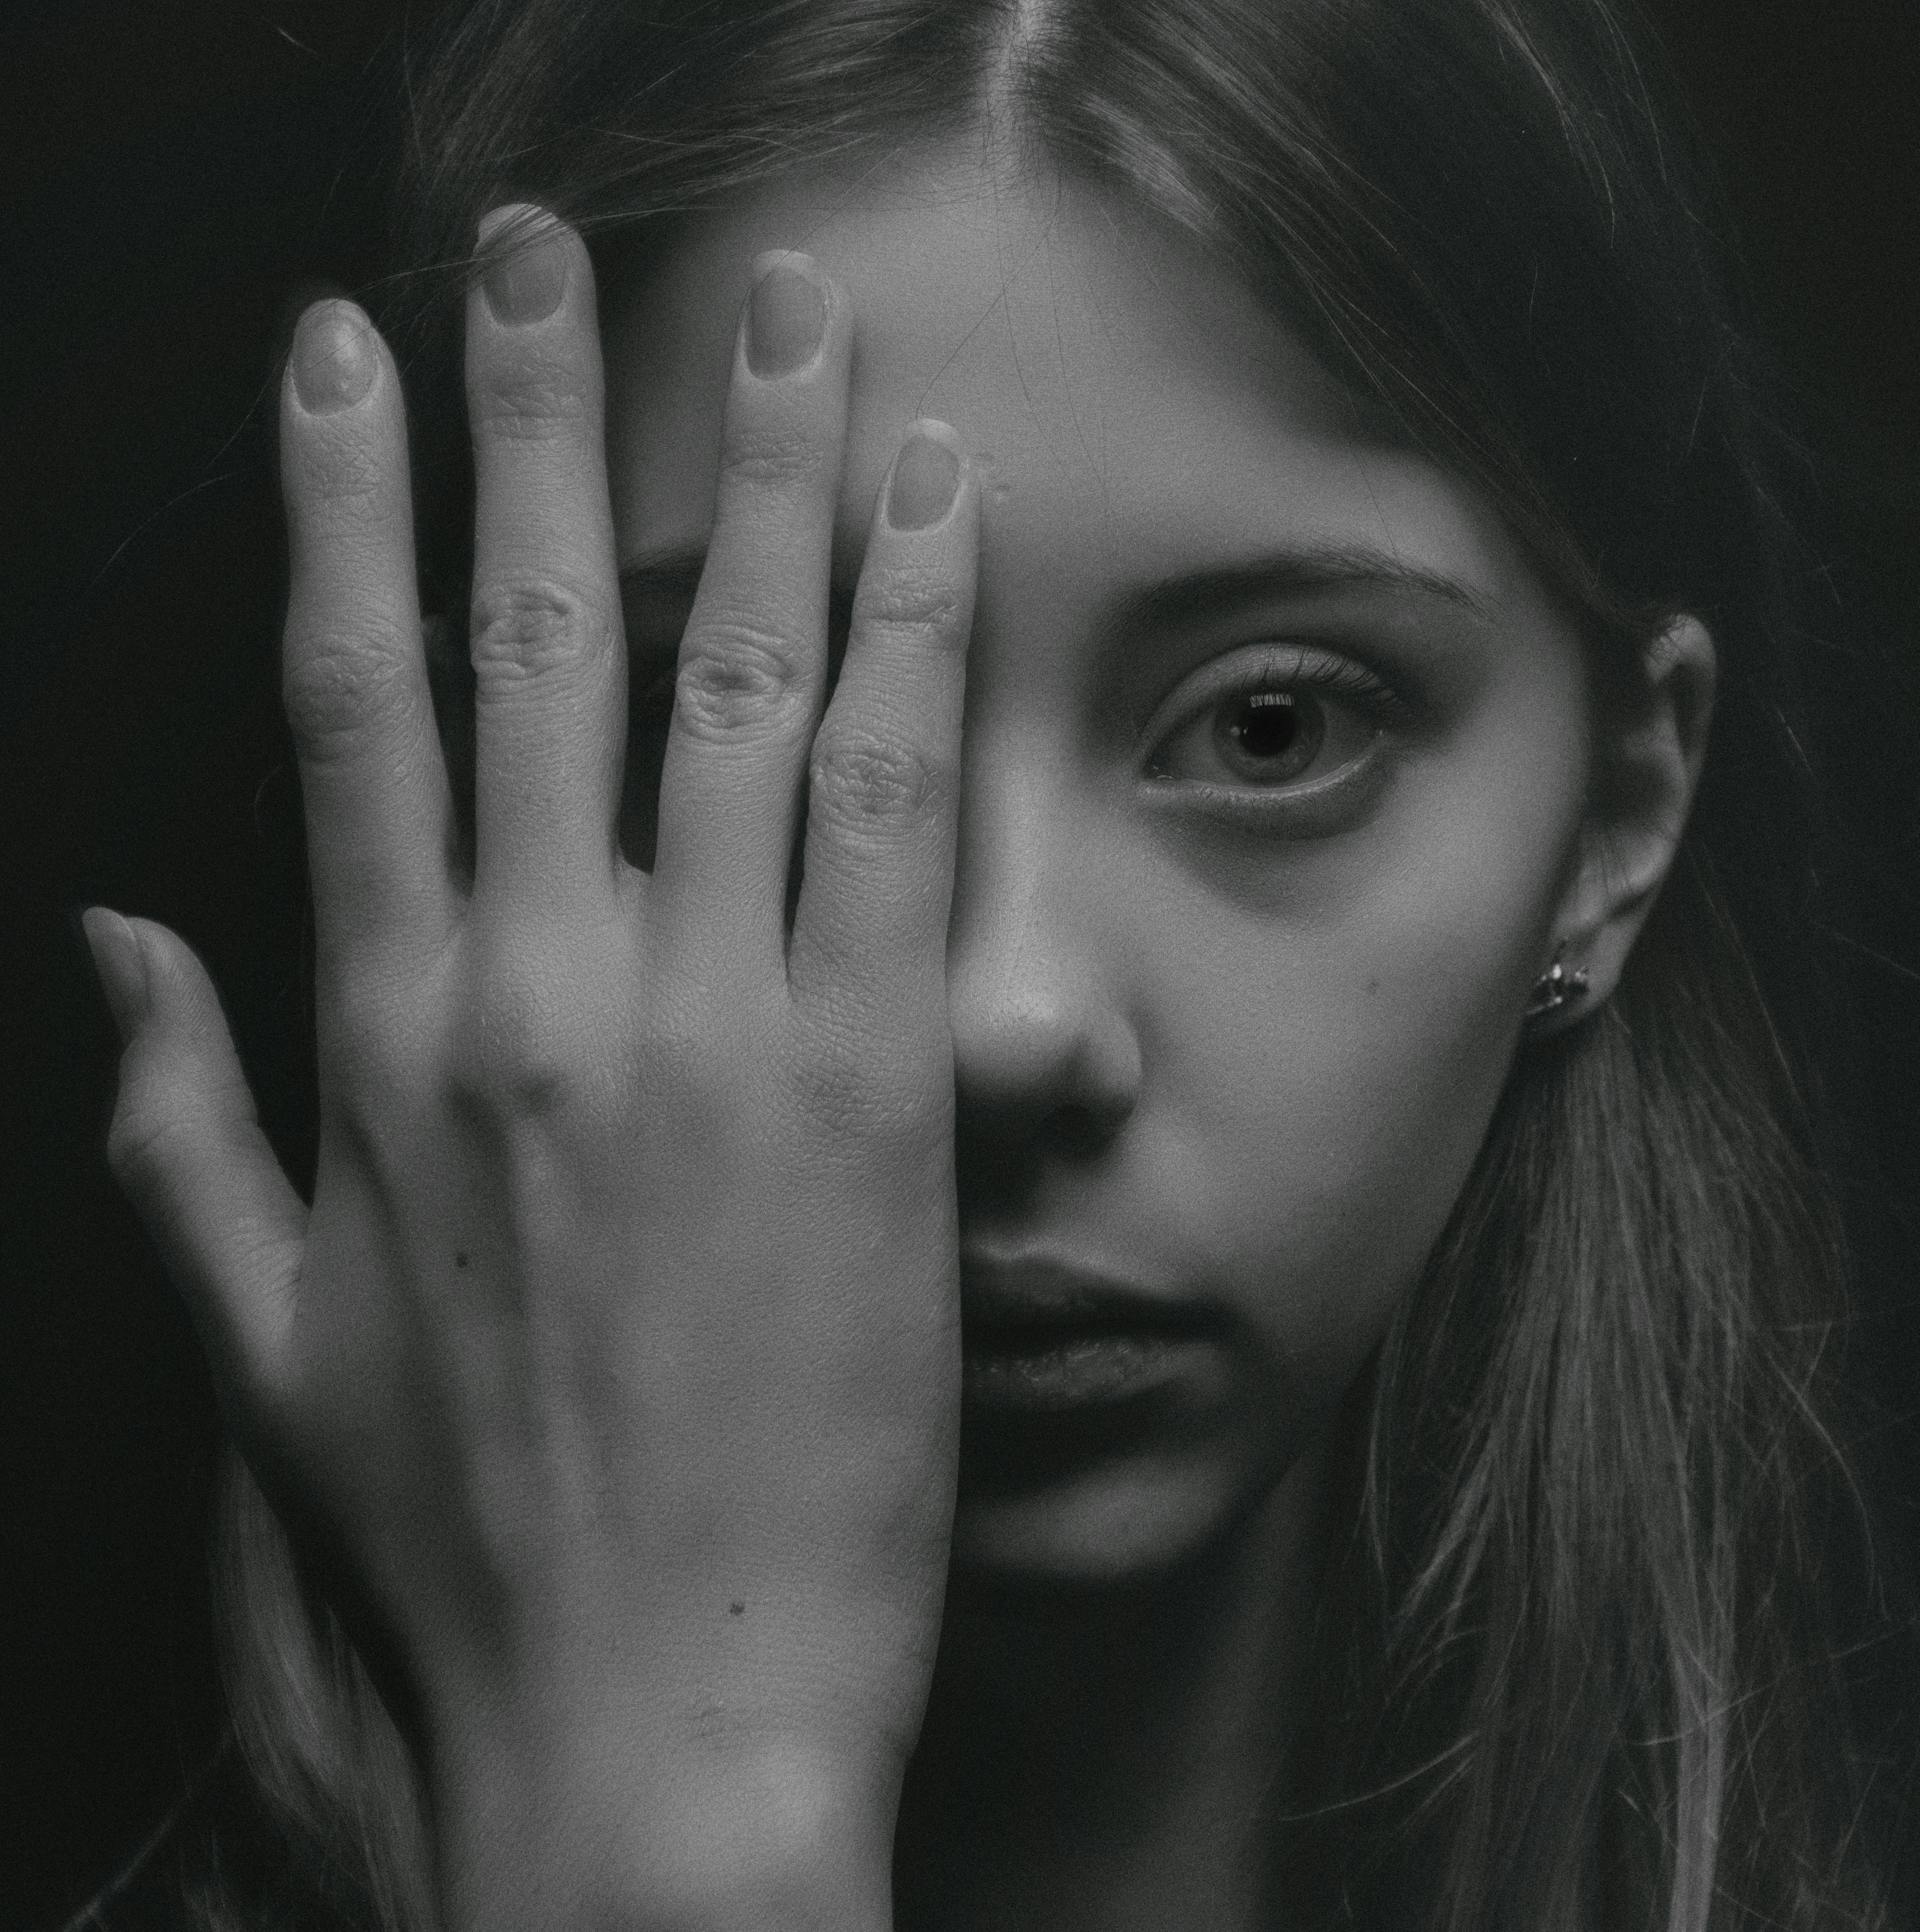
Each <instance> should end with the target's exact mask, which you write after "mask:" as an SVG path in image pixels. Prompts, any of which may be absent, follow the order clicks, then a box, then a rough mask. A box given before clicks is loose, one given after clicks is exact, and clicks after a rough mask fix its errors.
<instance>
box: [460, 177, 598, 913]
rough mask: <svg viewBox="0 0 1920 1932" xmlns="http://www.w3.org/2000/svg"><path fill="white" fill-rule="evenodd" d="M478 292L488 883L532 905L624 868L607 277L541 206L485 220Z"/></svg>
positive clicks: (480, 670)
mask: <svg viewBox="0 0 1920 1932" xmlns="http://www.w3.org/2000/svg"><path fill="white" fill-rule="evenodd" d="M489 241H491V242H492V243H493V245H494V257H495V259H494V261H493V263H492V265H491V267H490V268H489V269H488V271H487V273H486V275H485V277H484V278H483V279H482V282H481V285H480V286H479V287H478V288H477V289H475V290H474V292H473V293H472V295H471V296H470V297H469V299H468V308H467V396H468V410H469V413H470V415H471V417H472V424H473V445H474V495H475V518H474V580H473V610H472V653H473V666H474V676H475V692H474V705H475V717H474V750H475V761H476V774H475V891H476V892H477V893H479V894H481V895H484V896H491V897H494V898H497V899H501V900H507V901H512V902H514V903H517V904H542V903H544V904H551V903H553V902H554V900H555V899H556V898H559V897H566V896H568V895H577V894H578V893H579V892H580V891H582V890H589V889H592V888H593V887H595V886H600V887H604V886H605V885H606V883H607V882H608V881H609V880H610V879H611V878H612V877H613V875H614V872H615V869H616V868H617V866H618V864H619V843H618V831H617V825H618V811H619V799H620V761H621V746H622V739H623V735H624V727H625V714H626V646H625V639H624V635H623V632H622V627H621V622H620V600H619V589H618V583H617V579H616V574H615V566H614V543H613V515H612V511H611V508H610V507H609V503H608V497H607V470H606V455H605V448H604V402H603V386H602V376H601V367H600V341H599V333H598V328H597V323H596V318H595V313H594V287H593V269H592V266H591V264H590V263H589V261H588V259H587V252H586V249H585V248H584V247H583V246H582V244H581V242H580V238H579V236H578V235H576V234H575V233H574V232H573V231H572V230H571V229H569V228H567V227H565V226H563V225H562V224H561V223H560V222H558V221H556V220H554V219H553V217H552V216H550V215H547V214H544V213H543V212H541V211H539V210H537V209H531V208H524V207H516V208H507V209H496V210H495V211H494V213H493V214H491V215H490V216H488V217H487V219H486V221H485V222H483V223H482V224H481V242H482V245H483V246H484V245H486V244H487V243H488V242H489Z"/></svg>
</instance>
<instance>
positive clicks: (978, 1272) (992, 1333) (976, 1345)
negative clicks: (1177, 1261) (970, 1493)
mask: <svg viewBox="0 0 1920 1932" xmlns="http://www.w3.org/2000/svg"><path fill="white" fill-rule="evenodd" d="M960 1280H961V1291H960V1308H961V1340H962V1349H963V1355H962V1364H963V1367H962V1383H961V1388H962V1393H963V1396H964V1398H965V1400H966V1402H967V1404H968V1405H969V1406H970V1407H973V1408H975V1409H997V1410H1015V1411H1023V1412H1026V1413H1028V1414H1037V1413H1041V1414H1043V1413H1047V1412H1056V1413H1058V1412H1068V1411H1075V1410H1087V1409H1101V1408H1112V1407H1115V1406H1118V1405H1124V1404H1129V1403H1137V1402H1140V1401H1142V1400H1145V1399H1149V1398H1152V1397H1153V1396H1155V1395H1157V1394H1159V1393H1161V1392H1163V1391H1165V1390H1167V1389H1168V1388H1169V1387H1170V1386H1171V1385H1173V1384H1176V1383H1178V1382H1180V1381H1182V1380H1183V1379H1186V1378H1189V1377H1190V1376H1191V1375H1192V1374H1193V1373H1194V1372H1195V1370H1196V1369H1197V1368H1198V1367H1199V1366H1200V1364H1201V1363H1202V1362H1203V1361H1204V1360H1205V1358H1206V1357H1207V1355H1208V1353H1209V1351H1210V1349H1211V1347H1212V1345H1213V1344H1214V1343H1215V1342H1216V1341H1217V1339H1218V1334H1219V1328H1220V1323H1219V1318H1218V1317H1217V1316H1216V1315H1214V1314H1213V1313H1211V1312H1210V1311H1209V1310H1207V1309H1206V1308H1204V1307H1200V1306H1197V1305H1196V1304H1194V1303H1192V1302H1188V1301H1178V1300H1175V1299H1173V1298H1171V1297H1169V1296H1166V1295H1163V1294H1156V1293H1154V1292H1152V1291H1150V1290H1147V1289H1145V1288H1142V1287H1139V1286H1136V1285H1134V1284H1132V1283H1129V1282H1125V1281H1120V1280H1117V1279H1115V1278H1114V1277H1112V1276H1108V1275H1104V1274H1100V1273H1096V1272H1094V1271H1092V1270H1088V1269H1082V1268H1079V1267H1075V1266H1072V1265H1068V1264H1063V1263H1060V1262H1057V1261H1053V1260H1038V1259H1035V1260H1014V1261H993V1262H988V1261H984V1260H982V1261H977V1262H976V1261H971V1260H969V1259H967V1258H965V1257H963V1258H962V1262H961V1271H960Z"/></svg>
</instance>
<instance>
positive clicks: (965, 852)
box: [947, 742, 1138, 1111]
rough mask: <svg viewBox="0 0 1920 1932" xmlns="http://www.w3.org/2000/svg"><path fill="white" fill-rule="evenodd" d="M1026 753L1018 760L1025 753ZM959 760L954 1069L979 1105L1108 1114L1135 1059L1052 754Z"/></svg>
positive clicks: (1007, 753)
mask: <svg viewBox="0 0 1920 1932" xmlns="http://www.w3.org/2000/svg"><path fill="white" fill-rule="evenodd" d="M1023 754H1024V755H1023ZM1043 754H1044V748H1042V747H1039V746H1034V745H1031V744H1029V745H1027V746H1025V747H1021V746H1019V745H1017V744H1010V743H1006V742H1002V743H1001V744H1000V745H998V746H997V747H995V748H994V749H993V750H992V751H990V752H987V753H986V754H984V755H981V756H977V757H970V758H969V760H968V770H967V773H966V781H965V785H964V788H963V793H962V801H961V814H960V841H959V849H958V852H957V854H956V865H955V875H954V901H953V917H952V923H951V926H950V929H949V938H948V955H947V978H948V1000H949V1007H950V1013H951V1020H952V1026H953V1038H954V1052H955V1059H956V1071H957V1074H958V1077H959V1081H960V1086H961V1089H962V1092H963V1095H970V1096H971V1097H973V1098H975V1099H977V1100H983V1101H992V1102H1001V1103H1013V1104H1022V1105H1028V1106H1033V1105H1041V1106H1069V1105H1072V1106H1079V1107H1091V1108H1095V1109H1098V1110H1102V1111H1106V1110H1111V1109H1112V1108H1113V1107H1114V1106H1115V1105H1124V1104H1126V1103H1127V1101H1128V1100H1129V1098H1130V1095H1131V1092H1132V1088H1133V1085H1134V1083H1135V1081H1136V1080H1137V1078H1138V1056H1137V1053H1136V1052H1135V1051H1134V1049H1133V1044H1132V1038H1131V1033H1130V1030H1129V1028H1128V1026H1127V1023H1126V1020H1125V1017H1124V1014H1123V1013H1122V1011H1121V1010H1120V1007H1119V1005H1118V1003H1117V1001H1116V998H1115V992H1116V989H1115V987H1114V985H1113V983H1112V975H1111V968H1112V965H1113V952H1112V948H1111V945H1110V943H1108V936H1105V935H1103V933H1102V930H1101V926H1102V921H1101V917H1100V906H1101V897H1100V892H1099V886H1098V877H1097V871H1096V869H1095V868H1096V866H1097V855H1098V841H1097V839H1095V838H1094V837H1093V836H1092V832H1093V827H1092V825H1091V824H1090V823H1089V815H1088V814H1084V813H1081V812H1078V811H1077V810H1076V801H1075V796H1074V788H1073V786H1072V784H1071V780H1070V775H1069V773H1068V770H1067V762H1066V761H1065V760H1063V759H1061V758H1058V757H1054V758H1051V759H1050V758H1048V757H1046V756H1045V755H1043Z"/></svg>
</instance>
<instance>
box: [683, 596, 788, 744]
mask: <svg viewBox="0 0 1920 1932" xmlns="http://www.w3.org/2000/svg"><path fill="white" fill-rule="evenodd" d="M801 683H802V675H801V666H800V662H799V659H798V657H797V655H796V654H795V651H794V648H793V645H792V643H791V642H790V641H789V640H788V639H787V638H784V637H782V636H780V635H779V634H778V633H777V632H775V631H770V630H764V629H761V628H759V627H757V626H755V625H753V624H750V623H747V622H745V621H741V620H736V619H731V618H718V619H711V620H708V621H705V622H702V623H701V625H700V626H699V629H698V631H697V633H695V634H693V635H690V636H689V637H688V639H687V641H686V645H685V648H684V650H683V651H682V653H681V658H680V666H679V670H678V672H677V674H676V676H675V680H674V712H675V715H676V718H677V720H678V721H679V722H680V723H681V724H683V725H685V726H686V727H687V728H688V729H689V730H691V731H693V732H694V733H695V734H697V735H699V736H701V737H707V738H724V737H731V736H733V735H734V734H736V733H738V732H741V731H751V730H753V729H754V728H756V727H758V726H763V725H765V724H767V723H768V722H769V721H770V720H773V719H777V718H779V717H781V716H783V715H784V714H785V712H786V710H787V708H788V704H789V701H790V700H791V699H792V698H793V697H794V696H795V695H796V694H797V692H798V691H799V689H800V686H801Z"/></svg>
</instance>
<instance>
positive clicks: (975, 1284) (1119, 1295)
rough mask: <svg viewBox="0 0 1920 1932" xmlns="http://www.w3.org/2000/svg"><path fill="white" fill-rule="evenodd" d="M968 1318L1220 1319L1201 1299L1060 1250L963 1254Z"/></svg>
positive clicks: (1075, 1321) (1153, 1325)
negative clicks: (1059, 1254) (1062, 1255)
mask: <svg viewBox="0 0 1920 1932" xmlns="http://www.w3.org/2000/svg"><path fill="white" fill-rule="evenodd" d="M960 1318H961V1321H962V1324H963V1325H964V1327H965V1328H966V1329H967V1330H969V1331H972V1330H975V1329H979V1330H982V1331H999V1330H1029V1329H1045V1328H1059V1329H1073V1330H1076V1331H1080V1332H1085V1331H1088V1330H1092V1329H1104V1328H1112V1329H1130V1330H1146V1329H1158V1330H1164V1331H1166V1332H1168V1333H1170V1334H1171V1333H1181V1334H1188V1335H1191V1334H1195V1333H1198V1332H1199V1331H1200V1330H1202V1329H1205V1328H1211V1327H1213V1326H1215V1325H1216V1321H1215V1318H1214V1317H1213V1316H1212V1315H1211V1314H1210V1312H1209V1311H1208V1310H1207V1309H1206V1308H1205V1307H1204V1306H1202V1305H1201V1304H1198V1303H1195V1302H1192V1301H1187V1300H1183V1299H1181V1298H1178V1297H1176V1296H1173V1295H1170V1294H1166V1293H1162V1292H1160V1291H1158V1290H1155V1289H1152V1288H1148V1287H1144V1286H1142V1285H1140V1284H1138V1283H1135V1282H1131V1281H1127V1280H1124V1279H1122V1278H1121V1277H1119V1276H1117V1275H1111V1274H1107V1273H1105V1272H1104V1271H1102V1270H1100V1269H1098V1268H1091V1267H1086V1266H1083V1265H1081V1264H1079V1263H1076V1262H1072V1261H1065V1260H1060V1259H1056V1258H1055V1257H1052V1256H1039V1255H1035V1256H1020V1257H988V1256H984V1255H966V1254H963V1255H962V1256H961V1258H960Z"/></svg>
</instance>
